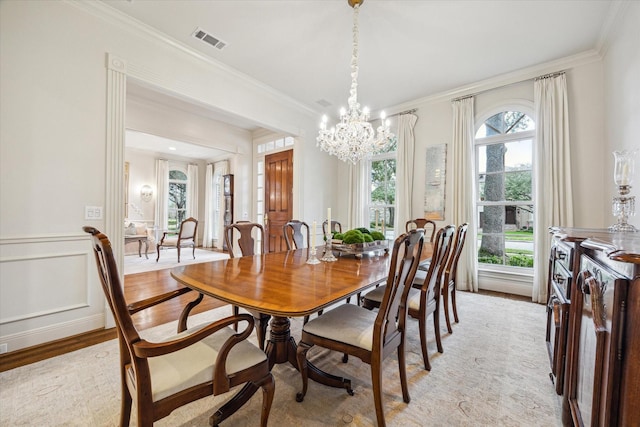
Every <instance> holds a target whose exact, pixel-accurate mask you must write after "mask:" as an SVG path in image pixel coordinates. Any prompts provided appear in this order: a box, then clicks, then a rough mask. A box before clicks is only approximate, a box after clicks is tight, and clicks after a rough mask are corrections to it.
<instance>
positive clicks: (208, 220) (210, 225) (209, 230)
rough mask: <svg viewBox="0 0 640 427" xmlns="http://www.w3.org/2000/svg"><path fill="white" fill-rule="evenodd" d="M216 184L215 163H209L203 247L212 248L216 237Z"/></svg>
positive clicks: (205, 193) (205, 190) (205, 179)
mask: <svg viewBox="0 0 640 427" xmlns="http://www.w3.org/2000/svg"><path fill="white" fill-rule="evenodd" d="M214 191H215V186H214V183H213V164H211V163H208V164H207V170H206V172H205V175H204V218H203V221H202V222H203V232H202V247H204V248H212V247H213V237H214V218H213V217H214V215H215V212H216V210H215V205H214V203H215V201H216V197H215V194H214Z"/></svg>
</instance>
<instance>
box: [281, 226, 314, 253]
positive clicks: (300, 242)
mask: <svg viewBox="0 0 640 427" xmlns="http://www.w3.org/2000/svg"><path fill="white" fill-rule="evenodd" d="M282 234H284V240H285V243H286V244H287V249H288V250H291V249H301V248H304V247H308V246H309V242H310V240H309V237H310V234H309V225H308V224H307V223H306V222H304V221H298V220H297V219H292V220H291V221H289V222H287V223H286V224H285V225H283V226H282ZM305 236H306V240H305ZM305 242H306V245H307V246H305Z"/></svg>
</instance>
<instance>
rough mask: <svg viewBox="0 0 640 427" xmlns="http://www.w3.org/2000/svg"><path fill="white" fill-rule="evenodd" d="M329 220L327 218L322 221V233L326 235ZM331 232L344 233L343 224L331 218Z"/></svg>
mask: <svg viewBox="0 0 640 427" xmlns="http://www.w3.org/2000/svg"><path fill="white" fill-rule="evenodd" d="M328 225H329V224H328V222H327V220H326V219H325V220H324V222H323V223H322V235H323V236H326V235H327V226H328ZM331 233H332V234H333V233H342V224H340V223H339V222H338V221H333V220H331Z"/></svg>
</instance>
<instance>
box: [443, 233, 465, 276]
mask: <svg viewBox="0 0 640 427" xmlns="http://www.w3.org/2000/svg"><path fill="white" fill-rule="evenodd" d="M468 228H469V224H468V223H466V222H465V223H464V224H462V225H460V226H459V227H458V230H457V231H456V240H455V243H454V244H453V249H452V250H451V255H449V260H448V262H447V266H446V268H445V283H444V284H445V285H446V284H447V283H448V282H449V281H455V280H456V272H457V270H458V261H459V260H460V255H461V254H462V248H463V247H464V242H465V240H466V238H467V229H468Z"/></svg>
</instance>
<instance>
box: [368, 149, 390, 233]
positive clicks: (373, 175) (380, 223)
mask: <svg viewBox="0 0 640 427" xmlns="http://www.w3.org/2000/svg"><path fill="white" fill-rule="evenodd" d="M397 147H398V143H397V140H395V139H394V142H393V144H391V145H390V146H389V147H388V148H387V149H386V150H385V151H384V152H383V153H380V154H376V155H374V156H371V159H369V174H368V177H369V186H368V188H370V189H371V192H370V193H369V200H368V206H367V213H368V218H369V229H371V230H378V231H380V232H382V233H384V235H385V237H386V238H387V239H392V240H393V239H394V238H395V230H394V221H395V214H396V150H397Z"/></svg>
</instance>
